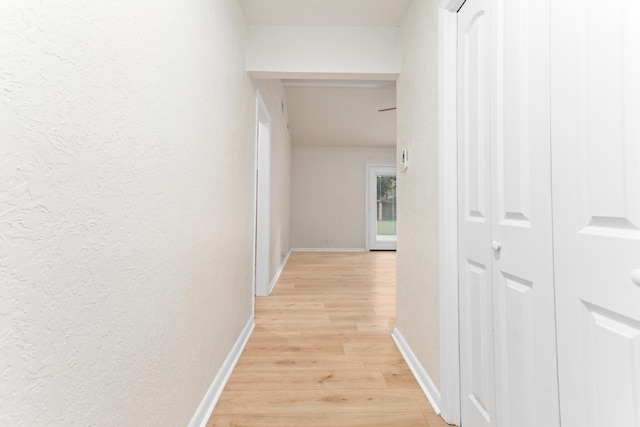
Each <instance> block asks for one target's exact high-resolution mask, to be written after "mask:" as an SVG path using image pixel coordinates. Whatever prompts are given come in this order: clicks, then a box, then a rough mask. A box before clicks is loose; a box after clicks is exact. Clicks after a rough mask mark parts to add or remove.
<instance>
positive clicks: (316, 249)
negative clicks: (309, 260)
mask: <svg viewBox="0 0 640 427" xmlns="http://www.w3.org/2000/svg"><path fill="white" fill-rule="evenodd" d="M291 252H366V251H365V249H364V248H293V249H291Z"/></svg>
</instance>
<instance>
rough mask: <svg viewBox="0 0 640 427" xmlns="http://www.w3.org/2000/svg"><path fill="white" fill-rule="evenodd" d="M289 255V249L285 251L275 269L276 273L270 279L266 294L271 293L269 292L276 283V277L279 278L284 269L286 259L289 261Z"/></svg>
mask: <svg viewBox="0 0 640 427" xmlns="http://www.w3.org/2000/svg"><path fill="white" fill-rule="evenodd" d="M290 256H291V250H289V252H287V254H286V255H285V257H284V259H283V260H282V263H281V264H280V267H279V268H278V271H276V274H274V275H273V279H271V284H270V285H269V290H268V291H267V295H271V292H273V288H275V286H276V283H278V279H280V275H281V274H282V270H284V266H285V265H286V264H287V261H289V257H290Z"/></svg>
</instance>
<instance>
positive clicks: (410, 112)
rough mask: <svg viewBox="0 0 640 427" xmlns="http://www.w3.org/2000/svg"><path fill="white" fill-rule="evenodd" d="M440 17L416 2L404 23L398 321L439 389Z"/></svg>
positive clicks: (433, 6)
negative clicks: (405, 161)
mask: <svg viewBox="0 0 640 427" xmlns="http://www.w3.org/2000/svg"><path fill="white" fill-rule="evenodd" d="M437 17H438V1H437V0H414V2H413V4H412V5H411V8H410V9H409V11H408V12H407V15H406V17H405V20H404V22H403V24H402V28H401V31H402V72H401V74H400V78H399V80H398V89H397V90H398V153H400V152H401V150H402V149H403V148H406V149H408V151H409V161H410V166H409V169H408V170H407V171H406V172H405V173H400V174H398V245H397V270H398V282H397V321H396V322H397V323H396V327H397V329H398V331H400V333H401V334H402V335H403V337H404V338H405V340H406V341H407V343H408V344H409V346H410V347H411V349H412V350H413V352H414V353H415V354H416V355H417V357H418V359H419V361H420V363H421V364H422V365H423V367H424V368H425V369H426V371H427V372H428V374H429V376H430V377H431V379H432V380H433V381H434V383H435V385H436V386H437V387H439V384H440V357H439V339H440V335H439V306H438V297H439V292H438V286H439V285H438V43H437V42H438V38H437V36H438V20H437ZM398 158H399V155H398Z"/></svg>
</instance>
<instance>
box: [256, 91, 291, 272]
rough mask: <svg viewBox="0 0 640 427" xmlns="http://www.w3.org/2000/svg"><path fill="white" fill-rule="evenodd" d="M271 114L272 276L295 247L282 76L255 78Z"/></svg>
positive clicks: (288, 141)
mask: <svg viewBox="0 0 640 427" xmlns="http://www.w3.org/2000/svg"><path fill="white" fill-rule="evenodd" d="M254 84H255V87H256V88H257V90H258V91H259V92H260V94H261V96H262V99H263V101H264V103H265V105H266V106H267V110H269V115H270V116H271V211H270V221H271V228H270V242H269V258H270V259H269V280H272V279H273V278H274V276H275V275H276V273H277V271H278V269H279V268H280V266H281V265H282V261H283V260H284V257H285V255H286V254H287V252H289V250H290V249H291V237H290V236H291V222H290V215H291V139H290V138H289V131H288V129H287V123H288V120H289V119H288V114H287V102H286V99H285V95H284V87H283V86H282V82H281V81H280V80H254Z"/></svg>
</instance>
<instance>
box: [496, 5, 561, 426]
mask: <svg viewBox="0 0 640 427" xmlns="http://www.w3.org/2000/svg"><path fill="white" fill-rule="evenodd" d="M493 10H494V13H493V15H492V24H493V25H492V28H493V31H492V36H493V37H492V40H493V42H492V45H493V46H494V55H493V58H494V59H493V63H494V64H495V73H494V78H495V83H494V86H493V89H492V94H493V95H494V96H492V100H493V102H492V103H493V108H492V124H493V125H492V150H491V153H492V159H491V164H492V168H491V170H492V175H491V184H492V185H491V186H492V194H491V198H492V210H491V211H492V216H491V218H492V221H491V223H492V238H493V245H494V247H493V250H494V254H493V289H494V342H495V347H494V352H495V373H496V408H497V411H498V412H497V416H498V420H499V422H498V425H500V426H504V427H508V426H513V427H516V426H517V427H542V426H544V427H557V426H559V424H560V414H559V402H558V379H557V358H556V330H555V301H554V282H553V235H552V224H551V219H552V211H551V198H552V197H551V160H550V151H551V142H550V136H549V133H550V118H549V114H550V101H549V0H498V1H495V2H494V9H493Z"/></svg>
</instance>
